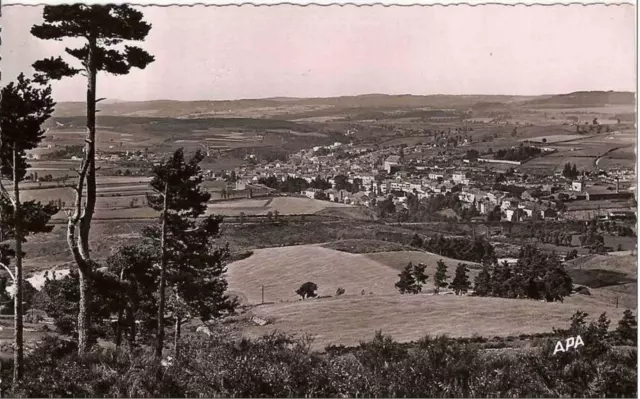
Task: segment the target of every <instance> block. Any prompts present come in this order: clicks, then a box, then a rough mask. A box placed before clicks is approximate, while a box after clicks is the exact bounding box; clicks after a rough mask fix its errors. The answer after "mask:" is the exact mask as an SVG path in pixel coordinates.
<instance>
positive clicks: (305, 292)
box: [296, 281, 318, 299]
mask: <svg viewBox="0 0 640 399" xmlns="http://www.w3.org/2000/svg"><path fill="white" fill-rule="evenodd" d="M317 290H318V286H317V285H316V284H315V283H312V282H311V281H307V282H306V283H304V284H302V285H301V286H300V288H298V289H297V290H296V294H298V295H300V296H301V297H302V299H307V298H314V297H316V296H318V294H316V291H317Z"/></svg>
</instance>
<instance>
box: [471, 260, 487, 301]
mask: <svg viewBox="0 0 640 399" xmlns="http://www.w3.org/2000/svg"><path fill="white" fill-rule="evenodd" d="M473 290H474V292H475V294H476V295H478V296H487V295H490V294H491V273H490V272H489V267H488V266H487V265H485V266H483V267H482V270H481V271H480V273H479V274H478V275H477V276H476V278H475V280H474V286H473Z"/></svg>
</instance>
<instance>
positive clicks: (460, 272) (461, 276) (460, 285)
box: [449, 263, 471, 295]
mask: <svg viewBox="0 0 640 399" xmlns="http://www.w3.org/2000/svg"><path fill="white" fill-rule="evenodd" d="M467 271H468V269H467V265H466V264H465V263H458V267H456V275H455V277H454V278H453V281H452V282H451V284H450V285H449V287H450V288H451V289H453V291H454V292H455V293H456V295H460V294H464V293H466V292H467V291H468V290H469V288H470V287H471V283H470V282H469V276H468V275H467Z"/></svg>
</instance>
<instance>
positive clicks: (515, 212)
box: [235, 143, 634, 221]
mask: <svg viewBox="0 0 640 399" xmlns="http://www.w3.org/2000/svg"><path fill="white" fill-rule="evenodd" d="M320 148H325V149H331V150H335V149H338V148H340V149H341V151H343V152H344V151H348V152H350V153H351V154H354V155H355V156H352V157H348V158H337V157H333V156H332V155H317V153H318V152H319V150H320ZM409 151H411V149H410V148H409V149H407V153H408V152H409ZM321 153H323V154H326V153H327V152H326V151H324V152H321ZM441 165H445V166H437V165H434V164H433V162H431V163H430V164H427V163H426V162H423V163H421V162H420V161H417V162H416V161H415V160H413V161H411V162H410V165H409V162H406V161H405V159H404V155H403V152H402V151H400V152H399V153H398V152H397V151H396V150H394V149H390V148H385V149H376V150H375V151H374V150H372V148H368V147H357V146H353V145H346V144H345V145H343V144H341V143H334V144H333V145H331V146H327V147H317V148H313V149H310V150H307V151H301V152H299V153H297V154H294V155H292V156H291V157H290V159H289V160H288V161H287V162H272V163H266V162H263V163H261V164H258V165H255V166H245V167H242V168H238V169H236V171H235V173H236V175H237V176H238V178H239V179H240V181H242V182H244V183H236V185H237V184H246V185H255V184H257V181H258V180H259V179H260V178H264V177H270V176H275V177H276V178H279V179H281V180H282V181H284V180H286V179H287V178H300V179H304V180H306V181H307V182H308V183H309V184H311V183H312V182H313V181H314V180H315V179H317V178H318V177H320V178H322V179H323V180H326V181H327V182H329V183H330V184H331V185H332V188H329V189H327V190H321V189H317V188H308V189H306V190H303V191H302V192H301V193H299V194H301V195H304V196H306V197H308V198H315V199H324V200H327V201H332V202H340V203H345V204H355V205H362V206H368V207H372V206H375V204H376V203H377V202H379V201H382V200H384V199H387V198H388V197H389V195H391V196H392V197H393V200H394V203H396V206H397V207H398V208H402V207H406V206H407V205H406V202H407V195H408V194H411V195H415V196H417V197H418V199H423V198H429V197H431V196H434V195H437V194H446V193H453V194H454V195H457V196H458V198H459V200H460V201H461V202H462V204H463V206H467V207H472V206H474V207H475V208H476V209H477V211H478V212H479V213H480V214H482V215H487V214H489V213H492V212H493V213H494V214H495V211H499V215H500V216H501V218H502V219H506V220H510V221H519V220H525V219H527V218H539V219H556V218H558V217H560V216H562V211H563V206H562V205H561V204H562V203H565V202H567V201H580V200H586V201H598V200H603V199H611V200H624V199H631V198H634V192H633V191H630V190H622V189H621V188H620V184H619V179H618V180H616V184H615V187H613V186H611V185H609V186H608V187H606V186H607V182H605V184H604V185H602V184H601V183H602V182H601V181H600V180H599V179H597V178H594V179H592V180H590V181H585V180H584V178H581V179H580V180H577V181H573V182H572V181H568V180H567V179H565V178H564V177H562V176H556V175H550V176H549V175H543V176H527V177H526V178H523V174H520V173H512V174H510V176H509V177H507V178H506V180H505V181H504V182H503V184H505V185H510V186H518V187H520V190H517V191H518V192H519V194H514V193H513V192H507V191H500V190H496V189H494V187H495V177H496V174H495V173H493V172H491V171H488V170H487V169H485V168H483V167H482V166H481V165H468V164H464V163H460V164H459V165H454V164H453V163H452V162H443V163H441ZM338 175H342V176H345V177H346V180H347V181H348V182H349V183H352V185H353V186H354V187H357V188H358V191H357V192H349V191H347V190H345V189H338V187H337V185H336V176H338ZM356 182H357V183H358V184H354V183H356Z"/></svg>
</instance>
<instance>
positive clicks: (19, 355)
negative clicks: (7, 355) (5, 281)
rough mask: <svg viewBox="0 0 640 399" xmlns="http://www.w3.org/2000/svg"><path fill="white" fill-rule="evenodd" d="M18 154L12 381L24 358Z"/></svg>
mask: <svg viewBox="0 0 640 399" xmlns="http://www.w3.org/2000/svg"><path fill="white" fill-rule="evenodd" d="M17 160H18V154H17V151H16V148H15V143H14V148H13V194H14V197H15V204H14V207H13V218H14V223H15V240H16V267H15V273H14V277H15V281H14V282H13V286H14V287H15V295H14V297H13V305H14V316H13V317H14V339H15V342H14V344H15V351H14V352H13V364H14V368H13V381H14V383H16V382H18V381H19V380H21V379H22V371H23V359H24V342H23V321H22V215H21V212H20V211H21V209H20V186H19V184H18V183H19V179H18V172H17V170H16V165H17Z"/></svg>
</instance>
